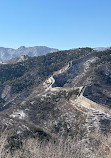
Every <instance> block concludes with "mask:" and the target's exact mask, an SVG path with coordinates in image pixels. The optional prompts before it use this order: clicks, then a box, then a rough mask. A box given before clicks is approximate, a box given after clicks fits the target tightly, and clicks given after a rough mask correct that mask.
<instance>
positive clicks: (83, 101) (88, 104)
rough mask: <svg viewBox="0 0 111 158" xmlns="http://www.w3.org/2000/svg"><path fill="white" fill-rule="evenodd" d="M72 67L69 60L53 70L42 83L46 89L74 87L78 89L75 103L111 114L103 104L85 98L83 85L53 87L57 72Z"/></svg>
mask: <svg viewBox="0 0 111 158" xmlns="http://www.w3.org/2000/svg"><path fill="white" fill-rule="evenodd" d="M71 67H72V61H71V62H69V63H68V64H67V65H66V66H65V67H63V68H62V69H61V70H59V71H56V72H54V74H53V75H52V76H51V77H49V78H48V79H47V80H46V81H45V82H44V83H43V85H44V86H45V88H46V91H47V90H50V91H71V90H74V89H79V95H78V97H77V99H76V103H77V105H81V106H83V107H85V108H88V109H92V110H96V111H98V112H100V113H104V114H108V115H111V110H110V109H109V108H107V107H105V106H102V105H100V104H97V103H96V102H94V101H92V100H90V99H88V98H86V97H85V96H84V90H85V88H86V87H85V86H83V87H72V88H64V87H54V86H53V85H54V83H55V78H54V76H56V75H59V74H62V73H64V72H66V71H68V70H69V69H70V68H71Z"/></svg>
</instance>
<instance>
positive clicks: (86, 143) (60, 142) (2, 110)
mask: <svg viewBox="0 0 111 158" xmlns="http://www.w3.org/2000/svg"><path fill="white" fill-rule="evenodd" d="M110 67H111V49H110V48H109V49H105V50H99V51H98V50H95V49H92V48H78V49H71V50H64V51H58V52H54V53H48V54H46V55H44V56H39V57H28V58H27V60H23V61H22V62H16V61H15V64H14V63H12V64H11V63H10V64H2V65H0V127H1V128H0V156H1V158H11V157H14V158H20V157H23V158H30V157H32V158H39V157H42V158H77V157H79V158H103V157H104V158H105V157H106V156H107V157H108V156H109V157H110V153H111V148H110V146H111V143H110V142H111V141H110V140H111V136H110V134H111V95H110V94H111V88H110V87H111V69H110ZM108 140H109V141H108ZM103 142H104V144H103Z"/></svg>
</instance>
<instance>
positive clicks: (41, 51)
mask: <svg viewBox="0 0 111 158" xmlns="http://www.w3.org/2000/svg"><path fill="white" fill-rule="evenodd" d="M56 51H58V49H54V48H49V47H46V46H35V47H24V46H21V47H19V48H18V49H12V48H4V47H0V60H2V61H6V60H10V59H12V58H16V57H19V56H22V55H28V56H31V57H33V56H41V55H45V54H47V53H52V52H56Z"/></svg>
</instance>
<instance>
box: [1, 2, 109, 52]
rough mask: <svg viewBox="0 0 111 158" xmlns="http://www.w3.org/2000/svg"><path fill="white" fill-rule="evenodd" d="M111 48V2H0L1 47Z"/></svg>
mask: <svg viewBox="0 0 111 158" xmlns="http://www.w3.org/2000/svg"><path fill="white" fill-rule="evenodd" d="M40 45H45V46H49V47H54V48H58V49H70V48H77V47H85V46H89V47H98V46H111V0H0V47H12V48H18V47H19V46H27V47H28V46H40Z"/></svg>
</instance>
